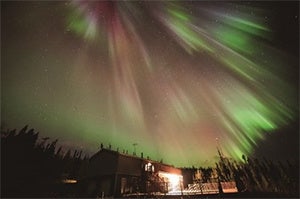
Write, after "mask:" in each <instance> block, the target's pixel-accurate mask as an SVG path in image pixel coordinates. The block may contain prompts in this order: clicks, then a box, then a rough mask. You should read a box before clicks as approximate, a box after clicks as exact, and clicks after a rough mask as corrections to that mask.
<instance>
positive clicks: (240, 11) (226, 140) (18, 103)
mask: <svg viewBox="0 0 300 199" xmlns="http://www.w3.org/2000/svg"><path fill="white" fill-rule="evenodd" d="M298 7H299V2H231V3H229V2H227V3H225V2H204V1H187V2H177V1H174V2H173V1H166V2H163V1H154V2H147V1H112V2H108V1H82V0H77V1H71V2H62V1H58V2H44V1H41V2H38V1H36V2H1V13H2V14H1V41H2V45H1V58H2V59H1V67H2V70H1V89H2V95H1V109H2V110H1V113H2V117H1V126H2V128H21V127H23V126H24V125H26V124H28V125H29V126H30V127H32V128H35V129H36V130H38V131H40V132H41V135H42V136H44V137H46V136H49V137H51V138H53V139H56V138H58V139H59V142H60V143H61V144H62V145H64V146H68V147H75V148H82V149H83V150H85V151H87V152H96V150H97V149H99V146H100V143H101V142H102V143H103V144H104V145H105V146H108V145H109V144H111V145H112V148H113V149H114V150H116V149H117V147H118V148H119V150H120V151H122V150H128V151H129V153H132V151H133V145H132V144H133V143H138V145H137V146H136V150H137V153H138V154H139V153H140V152H143V153H144V154H145V156H150V158H151V159H154V160H160V159H163V160H164V162H166V163H170V164H174V165H175V166H191V165H197V166H198V165H205V164H212V162H214V161H215V158H216V157H215V156H216V155H217V153H216V147H217V146H219V147H221V148H222V150H223V151H224V153H225V154H226V155H228V156H230V157H233V158H235V159H237V160H239V159H241V156H242V154H246V155H251V154H252V153H253V150H254V148H255V146H256V145H257V144H258V142H262V141H263V140H264V139H265V138H266V134H268V133H272V132H276V131H278V130H279V129H281V128H284V127H286V126H288V125H289V124H290V123H292V122H294V121H295V120H297V117H298V110H299V107H298V101H299V100H298V90H299V87H298V73H299V63H298V59H299V58H298V55H299V48H298V43H299V25H298V24H299V19H298V18H299V15H298V14H299V11H298ZM283 139H284V138H283Z"/></svg>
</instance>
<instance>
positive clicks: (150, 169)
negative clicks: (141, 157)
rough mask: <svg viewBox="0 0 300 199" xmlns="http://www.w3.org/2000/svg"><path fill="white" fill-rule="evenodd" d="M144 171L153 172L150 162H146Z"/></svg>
mask: <svg viewBox="0 0 300 199" xmlns="http://www.w3.org/2000/svg"><path fill="white" fill-rule="evenodd" d="M145 171H152V172H154V166H153V165H152V164H151V163H150V162H148V163H147V164H146V165H145Z"/></svg>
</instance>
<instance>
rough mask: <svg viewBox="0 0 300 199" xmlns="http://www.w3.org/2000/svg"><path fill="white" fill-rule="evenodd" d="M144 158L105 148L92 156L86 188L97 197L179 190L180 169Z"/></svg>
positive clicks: (180, 186) (180, 184)
mask: <svg viewBox="0 0 300 199" xmlns="http://www.w3.org/2000/svg"><path fill="white" fill-rule="evenodd" d="M141 156H142V157H143V155H141ZM142 157H137V156H131V155H128V154H121V153H119V152H117V151H112V150H108V149H104V148H102V149H101V150H100V151H99V152H97V153H96V154H95V155H93V156H92V157H91V158H90V163H89V169H88V178H87V179H86V184H87V185H88V186H87V191H88V192H89V193H90V195H94V196H103V195H104V196H112V195H113V196H122V195H126V194H137V193H143V194H151V193H154V192H156V193H157V192H160V193H165V194H172V193H178V192H179V193H180V191H181V190H182V188H183V187H182V175H181V170H180V169H177V168H175V167H173V166H170V165H167V164H163V163H161V162H157V161H153V160H150V159H144V158H142Z"/></svg>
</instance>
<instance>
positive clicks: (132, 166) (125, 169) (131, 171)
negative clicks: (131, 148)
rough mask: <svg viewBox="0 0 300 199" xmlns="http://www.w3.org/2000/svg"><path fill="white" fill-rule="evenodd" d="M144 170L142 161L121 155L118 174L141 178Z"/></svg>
mask: <svg viewBox="0 0 300 199" xmlns="http://www.w3.org/2000/svg"><path fill="white" fill-rule="evenodd" d="M142 169H143V161H142V159H138V158H136V159H135V158H132V157H129V156H124V155H120V156H119V158H118V168H117V173H118V174H126V175H132V176H141V171H142Z"/></svg>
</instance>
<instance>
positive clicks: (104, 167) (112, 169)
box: [88, 151, 118, 177]
mask: <svg viewBox="0 0 300 199" xmlns="http://www.w3.org/2000/svg"><path fill="white" fill-rule="evenodd" d="M117 165H118V154H116V153H115V152H113V151H112V152H110V151H109V152H106V151H100V152H98V153H97V154H95V155H94V156H93V157H92V158H91V160H90V163H89V169H88V177H95V176H101V175H110V174H115V173H116V171H117Z"/></svg>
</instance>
